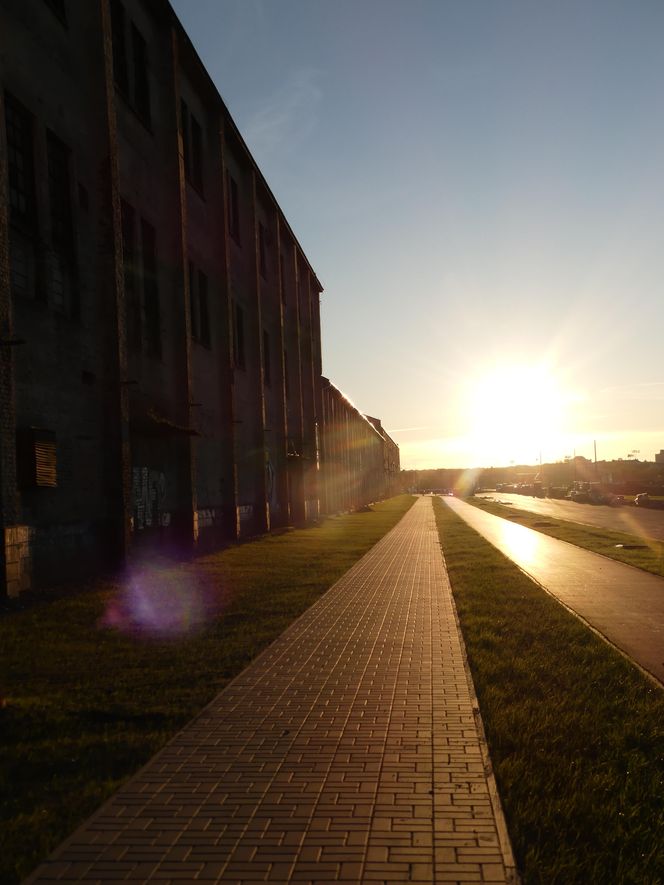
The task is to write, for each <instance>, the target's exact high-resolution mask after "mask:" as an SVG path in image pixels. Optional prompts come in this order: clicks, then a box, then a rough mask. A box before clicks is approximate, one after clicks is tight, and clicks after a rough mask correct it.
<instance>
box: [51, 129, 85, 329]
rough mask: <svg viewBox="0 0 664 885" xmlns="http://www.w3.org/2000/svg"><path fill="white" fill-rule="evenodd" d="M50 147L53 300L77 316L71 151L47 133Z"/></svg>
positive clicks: (55, 305)
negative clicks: (70, 168)
mask: <svg viewBox="0 0 664 885" xmlns="http://www.w3.org/2000/svg"><path fill="white" fill-rule="evenodd" d="M46 148H47V160H48V198H49V217H50V223H51V244H52V249H51V252H50V255H49V256H48V269H49V289H50V294H51V301H52V303H53V306H54V307H55V308H56V309H57V310H60V311H68V312H70V313H76V308H77V305H76V302H75V293H76V290H75V256H74V224H73V216H72V192H71V176H70V171H69V167H70V162H71V160H70V151H69V148H68V147H67V145H65V144H63V142H61V141H60V139H59V138H57V137H56V136H55V135H54V134H53V133H52V132H47V134H46Z"/></svg>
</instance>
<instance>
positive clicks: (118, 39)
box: [111, 0, 129, 98]
mask: <svg viewBox="0 0 664 885" xmlns="http://www.w3.org/2000/svg"><path fill="white" fill-rule="evenodd" d="M111 35H112V39H113V76H114V78H115V85H116V86H117V87H118V89H119V90H120V92H122V94H123V95H124V96H125V97H127V98H128V97H129V73H128V64H127V39H126V36H125V11H124V6H123V5H122V3H120V0H111Z"/></svg>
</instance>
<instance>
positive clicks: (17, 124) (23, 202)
mask: <svg viewBox="0 0 664 885" xmlns="http://www.w3.org/2000/svg"><path fill="white" fill-rule="evenodd" d="M5 121H6V125H7V165H8V171H9V208H10V213H11V214H10V218H11V222H12V224H19V225H20V226H22V227H24V228H26V227H27V228H29V229H30V230H32V229H33V228H34V225H35V221H36V216H35V175H34V151H33V142H32V117H31V116H30V114H29V113H28V112H27V111H26V110H25V108H24V107H23V106H22V105H20V104H19V103H18V102H17V101H16V100H15V99H14V98H12V97H11V96H10V95H5Z"/></svg>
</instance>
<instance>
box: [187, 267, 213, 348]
mask: <svg viewBox="0 0 664 885" xmlns="http://www.w3.org/2000/svg"><path fill="white" fill-rule="evenodd" d="M189 312H190V316H191V337H192V338H193V339H194V340H195V341H198V342H199V344H202V345H203V346H204V347H209V346H210V315H209V312H208V280H207V277H206V275H205V274H204V273H203V271H202V270H198V269H197V268H196V267H195V266H194V263H193V261H190V262H189Z"/></svg>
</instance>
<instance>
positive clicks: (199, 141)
mask: <svg viewBox="0 0 664 885" xmlns="http://www.w3.org/2000/svg"><path fill="white" fill-rule="evenodd" d="M191 181H192V184H193V185H194V187H196V188H198V190H199V191H201V193H202V192H203V132H202V130H201V127H200V125H199V123H198V120H197V119H196V117H194V115H193V114H192V115H191Z"/></svg>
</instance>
